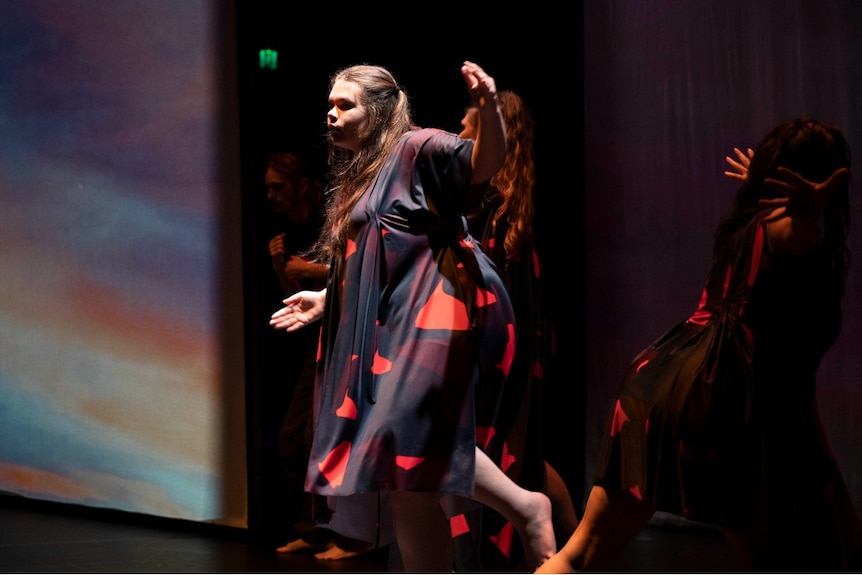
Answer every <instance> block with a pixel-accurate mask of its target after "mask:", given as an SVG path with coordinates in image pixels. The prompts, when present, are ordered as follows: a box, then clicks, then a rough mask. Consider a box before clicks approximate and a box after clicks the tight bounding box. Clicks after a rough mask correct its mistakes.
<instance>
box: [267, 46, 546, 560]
mask: <svg viewBox="0 0 862 575" xmlns="http://www.w3.org/2000/svg"><path fill="white" fill-rule="evenodd" d="M461 74H462V76H463V78H464V80H465V82H466V84H467V86H468V89H469V90H470V92H471V93H472V97H473V98H474V99H475V101H476V102H478V105H479V106H478V107H479V128H478V135H477V137H476V139H475V141H474V140H468V139H464V138H460V137H458V136H457V135H456V134H452V133H448V132H445V131H443V130H438V129H419V128H417V127H415V126H414V125H413V123H412V120H411V114H410V107H409V100H408V96H407V94H406V92H405V90H404V89H403V87H402V86H400V85H399V84H398V82H397V81H396V80H395V78H394V77H393V76H392V74H391V73H390V72H389V71H388V70H386V69H385V68H382V67H379V66H371V65H357V66H350V67H347V68H344V69H341V70H339V71H338V72H336V74H335V75H334V76H333V77H332V79H331V82H330V92H329V106H330V109H329V112H328V113H327V125H328V128H329V139H330V144H331V148H330V149H331V156H330V166H331V169H332V185H331V189H330V192H329V194H330V195H329V200H328V203H327V223H326V224H325V229H324V233H322V234H321V237H320V239H319V242H318V244H317V246H316V249H315V251H314V253H315V254H317V258H318V259H319V261H322V262H325V263H328V264H329V265H330V274H329V279H328V281H327V286H326V288H325V289H324V290H320V291H310V290H303V291H301V292H299V293H297V294H294V295H293V296H291V297H289V298H286V299H285V300H284V304H285V306H284V307H283V308H281V309H280V310H278V311H276V312H275V313H274V314H273V316H272V319H271V322H270V323H271V325H272V326H273V327H274V328H276V329H286V330H288V331H293V330H297V329H301V328H302V327H303V326H305V325H307V324H308V323H309V322H313V321H317V320H318V319H320V318H321V317H322V322H323V323H322V332H321V343H320V352H319V357H320V359H319V361H318V376H317V382H316V388H315V411H314V417H315V422H314V424H315V425H314V440H313V443H312V453H311V458H310V462H309V466H308V474H307V477H306V489H308V490H309V491H312V492H315V493H319V494H322V495H327V496H331V497H332V499H334V500H335V507H334V511H335V519H336V520H338V519H339V518H342V519H345V518H347V519H349V521H347V522H346V523H345V524H346V525H349V527H350V528H351V529H353V530H354V531H356V532H358V531H360V530H362V529H363V528H365V533H366V534H365V535H364V537H365V538H366V539H364V540H367V541H375V542H376V543H377V544H379V543H380V542H381V541H383V540H384V539H385V535H386V534H383V533H382V532H381V526H383V525H386V524H388V523H389V520H387V519H386V517H389V518H391V527H392V536H394V541H395V542H396V543H397V548H398V551H399V553H400V557H401V561H402V562H403V568H404V570H405V571H407V572H423V571H431V572H450V571H452V568H453V554H452V537H451V533H450V529H449V522H448V518H447V516H446V514H445V513H444V506H445V505H446V504H447V502H448V501H450V500H454V499H457V498H474V499H475V500H477V501H478V502H479V503H482V504H489V505H491V506H492V507H494V508H495V509H500V510H501V513H503V514H504V516H507V517H510V518H511V517H515V516H517V518H515V519H511V520H512V521H513V524H514V525H516V529H518V531H519V533H520V534H521V535H522V537H523V538H524V540H525V541H527V542H528V543H527V545H526V547H527V548H528V553H529V554H530V555H531V561H530V564H531V567H532V565H538V564H540V563H541V562H542V561H544V560H545V559H547V558H548V557H550V556H551V554H552V553H553V552H554V551H555V550H556V547H555V545H554V542H553V528H552V526H551V517H550V502H549V501H548V498H547V497H546V496H544V495H543V494H541V493H531V492H527V491H526V490H523V489H521V488H519V487H518V486H517V485H516V484H514V483H512V482H511V480H509V479H508V478H507V477H506V476H505V474H503V473H502V471H500V469H499V468H498V467H496V466H495V465H494V464H493V462H491V461H490V459H488V458H487V456H486V455H484V454H483V453H482V452H481V451H480V450H478V449H477V447H476V439H475V438H476V424H475V419H474V400H475V386H476V385H477V384H478V382H479V381H482V382H483V385H484V384H485V382H491V381H492V380H498V381H502V380H504V379H505V377H506V375H507V373H508V368H509V365H510V362H511V357H512V354H513V353H514V349H515V333H514V314H513V311H512V307H511V303H510V301H509V298H508V295H507V293H506V289H505V286H504V285H503V284H502V281H501V280H500V278H499V276H498V275H497V273H496V271H495V269H494V266H493V264H492V263H491V261H490V260H489V259H488V258H487V256H486V255H485V254H483V253H482V251H481V250H480V249H479V247H478V245H476V244H475V242H474V240H473V238H472V237H471V236H470V235H469V231H468V230H467V229H466V226H465V221H464V216H463V214H464V213H465V212H466V211H467V210H468V209H469V208H470V207H471V206H472V205H474V204H475V203H476V202H478V201H480V200H481V197H480V196H479V197H476V196H477V194H474V193H471V192H473V191H474V188H473V186H475V185H476V184H480V183H482V182H487V181H489V180H490V179H491V177H492V176H493V175H494V174H495V173H496V172H497V170H498V169H499V168H500V167H501V166H502V164H503V160H504V158H505V153H506V142H505V134H504V128H503V124H502V120H501V117H500V113H499V110H498V108H497V102H496V85H495V82H494V79H493V78H492V77H490V76H489V75H488V74H487V73H486V72H485V71H484V70H483V69H482V68H481V67H479V66H478V65H476V64H475V63H473V62H464V64H463V65H462V67H461ZM369 498H371V499H372V500H373V502H374V506H376V508H377V509H378V511H379V513H377V514H374V513H371V514H365V513H362V509H364V507H363V502H367V501H368V499H369ZM353 536H357V537H358V535H353Z"/></svg>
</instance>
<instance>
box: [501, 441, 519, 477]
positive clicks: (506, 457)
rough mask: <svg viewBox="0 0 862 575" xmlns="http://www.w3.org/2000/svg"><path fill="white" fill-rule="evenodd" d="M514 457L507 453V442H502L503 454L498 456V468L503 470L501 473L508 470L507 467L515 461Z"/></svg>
mask: <svg viewBox="0 0 862 575" xmlns="http://www.w3.org/2000/svg"><path fill="white" fill-rule="evenodd" d="M515 459H516V458H515V456H514V455H512V454H511V453H509V444H508V443H507V442H503V455H502V457H501V458H500V469H502V470H503V473H505V472H506V471H508V470H509V467H511V466H512V464H513V463H515Z"/></svg>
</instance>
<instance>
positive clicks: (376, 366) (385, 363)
mask: <svg viewBox="0 0 862 575" xmlns="http://www.w3.org/2000/svg"><path fill="white" fill-rule="evenodd" d="M390 369H392V362H391V361H389V360H388V359H386V358H385V357H383V356H382V355H380V352H379V351H375V352H374V363H373V364H372V365H371V373H373V374H374V375H380V374H381V373H386V372H387V371H389V370H390Z"/></svg>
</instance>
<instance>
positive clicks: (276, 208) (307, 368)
mask: <svg viewBox="0 0 862 575" xmlns="http://www.w3.org/2000/svg"><path fill="white" fill-rule="evenodd" d="M265 182H266V198H267V201H268V202H269V205H270V209H271V212H272V214H273V216H274V219H275V221H276V227H277V229H278V230H279V231H278V233H276V234H275V235H274V236H273V237H272V239H270V241H269V255H270V259H271V262H272V269H273V271H274V272H275V275H276V277H277V278H278V282H279V285H280V286H281V290H282V295H283V297H287V296H289V295H292V294H294V293H296V292H298V291H300V290H303V289H321V288H323V287H324V286H325V285H326V276H327V274H328V273H329V270H328V268H327V266H325V265H323V264H319V263H315V262H312V261H309V259H308V258H307V257H305V256H304V255H303V254H304V253H305V252H306V251H307V250H308V249H309V248H311V246H312V245H314V242H315V241H316V240H317V237H318V236H319V235H320V229H321V227H322V226H323V220H324V213H323V182H322V181H321V179H320V178H318V177H317V176H316V175H315V174H314V172H313V170H312V169H311V166H310V165H309V162H308V160H307V159H306V158H305V157H304V156H303V155H300V154H298V153H295V152H278V153H274V154H271V155H270V156H269V157H268V158H267V162H266V174H265ZM317 336H318V333H317V331H316V330H314V329H309V330H306V331H303V332H297V333H291V334H288V336H287V337H288V340H287V341H286V342H285V348H286V349H285V350H284V351H285V356H286V357H287V358H288V360H287V361H289V362H293V363H295V365H286V366H285V369H286V370H287V371H288V373H290V374H293V375H294V378H293V382H294V384H293V391H292V393H291V395H290V401H289V403H288V407H287V410H286V412H285V414H284V418H283V420H282V425H281V429H280V432H279V438H278V453H279V461H280V463H281V468H282V471H283V473H284V476H285V480H286V482H287V494H286V499H287V509H288V511H287V515H288V517H287V520H288V521H289V522H290V524H291V526H292V528H293V529H294V531H295V532H296V533H297V534H299V535H300V536H299V537H298V538H296V539H293V540H291V541H289V542H287V543H286V544H284V545H282V546H280V547H278V548H277V549H276V551H278V552H280V553H294V552H308V553H315V556H316V557H317V558H318V559H333V560H337V559H345V558H348V557H354V556H356V555H360V554H363V553H365V552H367V551H369V546H368V545H367V544H366V543H364V542H361V541H354V540H351V539H349V538H345V537H339V536H337V535H336V534H335V532H333V531H332V530H330V529H328V528H327V527H326V526H327V524H328V523H329V521H330V518H331V512H330V510H329V508H328V506H327V503H326V498H325V497H322V496H320V495H313V494H309V493H306V492H305V490H304V484H305V470H306V467H307V466H308V456H309V450H310V448H311V427H312V422H311V409H312V402H313V394H314V369H315V362H316V358H317V339H318V338H317Z"/></svg>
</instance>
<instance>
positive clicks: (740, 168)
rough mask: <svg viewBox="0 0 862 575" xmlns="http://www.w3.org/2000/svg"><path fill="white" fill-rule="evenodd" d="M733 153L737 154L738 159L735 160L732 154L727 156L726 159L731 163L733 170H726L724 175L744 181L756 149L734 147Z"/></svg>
mask: <svg viewBox="0 0 862 575" xmlns="http://www.w3.org/2000/svg"><path fill="white" fill-rule="evenodd" d="M733 153H734V154H736V157H737V158H738V160H734V159H733V158H731V157H730V156H725V157H724V159H725V160H727V163H728V164H730V167H731V168H733V170H725V171H724V175H725V176H727V177H728V178H733V179H735V180H740V181H742V182H744V181H745V179H746V178H748V165H749V164H750V163H751V158H753V157H754V150H752V149H751V148H747V149H746V151H745V152H743V151H742V150H740V149H739V148H734V149H733Z"/></svg>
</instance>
